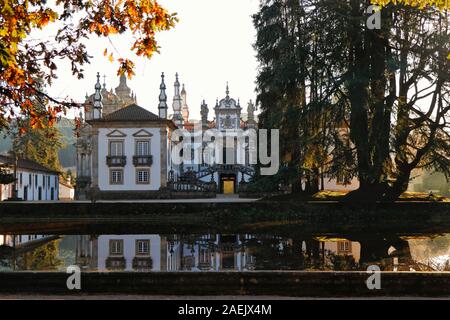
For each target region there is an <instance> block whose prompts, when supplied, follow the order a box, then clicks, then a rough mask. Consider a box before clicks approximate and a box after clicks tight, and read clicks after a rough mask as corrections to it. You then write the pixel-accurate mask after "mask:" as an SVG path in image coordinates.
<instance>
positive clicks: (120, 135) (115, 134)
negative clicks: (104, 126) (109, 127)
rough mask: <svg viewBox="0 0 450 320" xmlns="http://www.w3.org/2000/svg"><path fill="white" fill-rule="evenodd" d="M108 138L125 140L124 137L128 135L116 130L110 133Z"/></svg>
mask: <svg viewBox="0 0 450 320" xmlns="http://www.w3.org/2000/svg"><path fill="white" fill-rule="evenodd" d="M106 136H107V137H110V138H123V137H126V136H127V135H126V134H125V133H123V132H122V131H120V130H117V129H116V130H114V131H112V132H110V133H108V134H107V135H106Z"/></svg>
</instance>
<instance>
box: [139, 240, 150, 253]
mask: <svg viewBox="0 0 450 320" xmlns="http://www.w3.org/2000/svg"><path fill="white" fill-rule="evenodd" d="M149 254H150V240H136V255H137V256H143V255H149Z"/></svg>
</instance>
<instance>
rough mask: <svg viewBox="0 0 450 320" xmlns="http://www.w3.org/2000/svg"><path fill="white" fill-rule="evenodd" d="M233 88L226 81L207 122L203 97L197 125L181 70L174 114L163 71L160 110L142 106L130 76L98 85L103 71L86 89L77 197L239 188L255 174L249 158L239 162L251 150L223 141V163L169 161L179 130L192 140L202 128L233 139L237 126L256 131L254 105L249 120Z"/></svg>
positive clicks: (151, 195) (78, 146)
mask: <svg viewBox="0 0 450 320" xmlns="http://www.w3.org/2000/svg"><path fill="white" fill-rule="evenodd" d="M180 89H181V90H180ZM229 93H230V92H229V89H228V84H227V87H226V96H225V97H224V98H223V99H221V100H220V101H219V100H218V99H217V101H216V105H215V107H214V113H215V118H214V119H213V120H208V113H209V108H208V105H207V104H206V102H205V101H203V103H202V105H201V114H200V116H201V120H200V121H197V122H196V121H193V120H191V119H190V118H189V107H188V105H187V93H186V90H185V87H184V85H183V86H182V87H181V86H180V82H179V79H178V74H176V76H175V82H174V97H173V102H172V111H173V113H172V114H170V115H169V107H168V102H167V94H166V83H165V76H164V74H162V75H161V84H160V95H159V103H158V107H157V109H158V114H155V113H152V112H151V111H149V110H148V109H147V108H143V107H141V106H139V105H137V100H136V94H135V93H133V92H132V91H131V89H130V88H129V87H128V85H127V80H126V77H125V76H121V77H120V81H119V86H118V87H117V88H116V89H115V90H114V91H113V90H112V89H111V90H107V89H106V84H105V82H104V83H103V85H102V84H101V83H100V75H99V74H97V82H96V84H95V91H94V93H93V94H92V95H90V96H89V95H87V94H86V101H85V107H84V114H83V112H81V114H80V118H81V119H82V124H81V127H80V129H79V137H78V139H77V143H76V150H77V185H76V198H77V199H79V200H84V199H89V198H92V197H95V198H98V199H152V198H161V197H184V196H189V197H191V196H204V195H205V194H208V196H214V195H215V194H216V193H236V192H238V191H239V187H240V186H242V184H245V183H246V182H248V181H249V180H250V178H251V177H252V175H253V173H254V169H253V166H252V165H250V164H249V163H248V162H245V161H244V162H239V163H243V164H238V163H237V161H236V160H237V159H238V158H241V159H242V158H245V159H248V157H249V156H248V154H247V155H246V154H245V153H246V152H247V153H248V149H247V150H244V151H239V148H231V149H232V150H228V149H227V148H225V147H222V146H221V145H220V148H223V150H214V152H215V153H216V154H217V155H219V154H220V156H222V154H223V158H222V160H223V162H221V163H223V164H219V163H208V164H205V163H204V162H203V161H198V159H194V157H192V159H190V160H189V159H188V160H183V162H182V163H178V164H174V163H173V161H172V159H171V155H172V150H173V148H174V146H175V145H176V143H174V142H172V141H171V136H172V134H173V132H174V131H175V130H176V129H182V130H184V131H186V132H189V133H190V134H191V135H192V136H194V137H195V135H203V133H202V132H204V130H208V129H215V130H218V131H220V132H221V133H222V134H223V136H229V137H230V136H231V139H234V140H236V139H237V136H238V131H240V130H239V129H242V130H247V129H256V127H257V124H256V121H255V115H254V112H255V107H254V105H253V103H252V102H251V101H250V102H249V103H248V107H247V110H246V111H247V118H246V120H245V121H244V120H243V119H242V118H243V117H242V116H241V111H242V108H241V106H240V102H239V100H237V101H236V100H235V99H233V98H231V97H230V95H229ZM196 128H201V129H202V130H203V131H196V130H194V129H196ZM189 143H190V147H191V148H192V150H197V149H196V148H200V149H202V148H204V147H205V145H204V142H202V141H201V140H197V139H195V138H192V141H190V142H189ZM227 146H228V145H227ZM183 151H184V150H183ZM230 152H231V153H230ZM202 158H203V156H202ZM183 159H186V158H183ZM202 160H203V159H202Z"/></svg>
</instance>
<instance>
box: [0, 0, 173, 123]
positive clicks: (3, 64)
mask: <svg viewBox="0 0 450 320" xmlns="http://www.w3.org/2000/svg"><path fill="white" fill-rule="evenodd" d="M176 21H177V18H176V14H174V13H169V12H168V11H167V10H166V9H164V8H163V7H162V6H160V5H159V4H158V2H157V1H155V0H97V1H92V0H77V1H74V0H56V2H51V4H50V3H49V1H46V0H1V6H0V127H6V126H8V124H9V123H10V122H11V120H12V119H15V118H18V117H20V116H26V117H27V118H29V120H30V126H31V128H42V127H43V126H45V125H52V124H53V123H54V121H55V119H56V118H57V116H58V115H59V114H61V112H63V111H64V110H65V108H67V107H73V106H78V104H77V103H76V102H74V101H59V100H56V99H54V98H53V97H50V96H48V95H46V94H45V93H43V92H42V91H41V90H39V88H38V86H36V81H38V80H43V81H44V83H45V84H51V83H52V81H53V80H54V79H56V78H57V65H56V64H55V60H56V59H66V60H67V61H68V63H70V66H71V71H72V73H73V75H74V76H76V77H77V78H83V65H84V64H86V63H89V59H90V56H89V55H88V53H87V51H86V47H85V45H84V43H83V39H85V38H88V37H89V36H91V35H97V36H99V37H109V36H110V35H114V34H123V33H125V32H127V31H130V32H131V33H132V34H133V37H134V43H133V44H132V47H131V50H132V51H133V52H134V53H135V54H136V55H138V56H142V57H146V58H150V57H151V56H152V54H153V53H154V52H157V51H158V45H157V42H156V40H155V35H156V33H157V32H159V31H163V30H169V29H170V28H172V27H173V26H174V25H175V23H176ZM55 22H60V24H61V27H60V28H59V30H58V32H57V34H56V36H55V37H54V38H53V39H51V40H48V39H39V40H37V41H29V36H30V34H31V33H32V32H33V31H34V30H37V29H43V28H45V27H46V26H48V25H49V24H50V23H55ZM105 54H108V53H107V52H106V51H105ZM109 59H110V60H111V61H112V60H114V58H113V55H112V54H111V53H110V54H109ZM117 61H118V63H119V67H118V74H127V75H128V76H129V77H131V76H132V75H133V68H134V63H133V61H131V60H129V59H127V58H124V57H117ZM36 97H37V98H38V99H39V98H40V97H45V98H46V99H48V100H49V105H48V106H47V107H46V108H44V109H39V110H36V109H35V108H34V106H35V105H36V104H35V103H34V102H33V98H36Z"/></svg>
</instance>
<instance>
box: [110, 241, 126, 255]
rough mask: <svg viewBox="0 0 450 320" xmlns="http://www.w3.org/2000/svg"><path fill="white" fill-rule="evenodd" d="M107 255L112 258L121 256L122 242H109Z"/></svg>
mask: <svg viewBox="0 0 450 320" xmlns="http://www.w3.org/2000/svg"><path fill="white" fill-rule="evenodd" d="M109 254H110V255H112V256H121V255H123V240H109Z"/></svg>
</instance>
